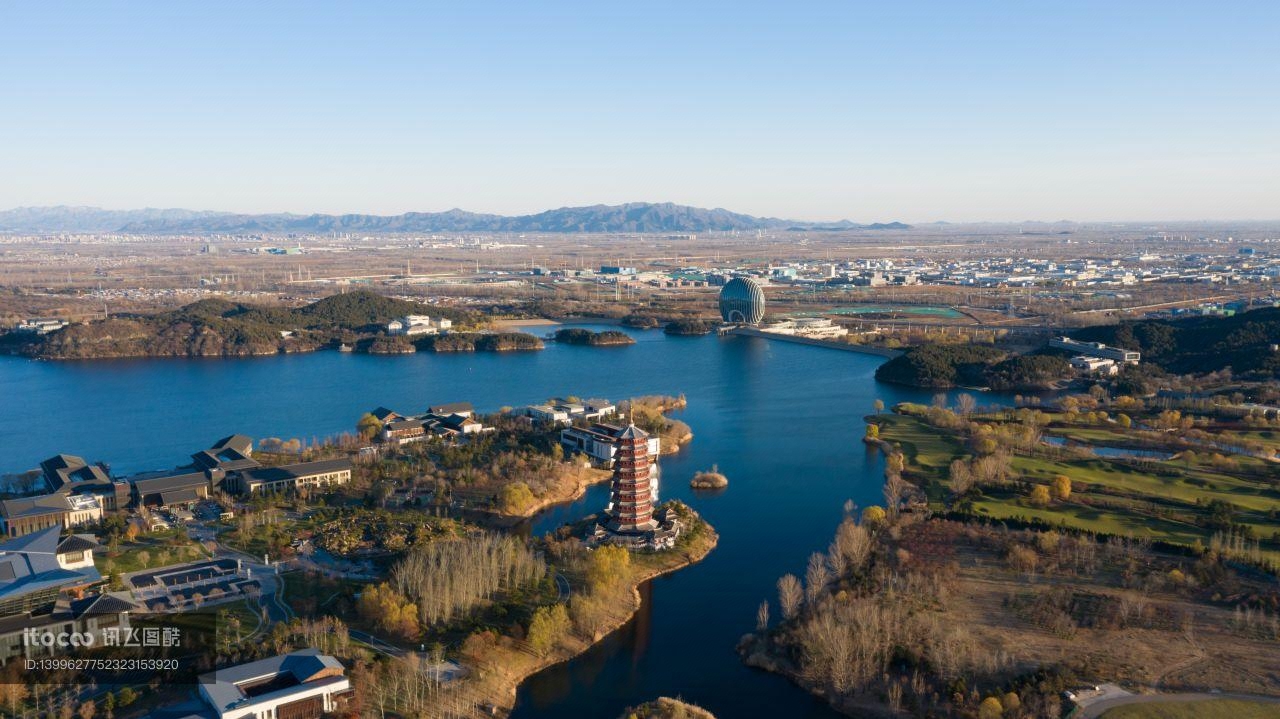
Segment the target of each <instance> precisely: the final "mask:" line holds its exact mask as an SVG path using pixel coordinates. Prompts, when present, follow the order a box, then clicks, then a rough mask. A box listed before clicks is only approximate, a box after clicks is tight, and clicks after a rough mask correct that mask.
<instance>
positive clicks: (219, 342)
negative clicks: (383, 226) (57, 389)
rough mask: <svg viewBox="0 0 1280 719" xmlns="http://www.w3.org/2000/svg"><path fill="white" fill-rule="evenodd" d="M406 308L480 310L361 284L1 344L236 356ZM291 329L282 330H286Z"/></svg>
mask: <svg viewBox="0 0 1280 719" xmlns="http://www.w3.org/2000/svg"><path fill="white" fill-rule="evenodd" d="M406 314H420V315H431V316H434V317H447V318H449V319H451V320H454V322H457V323H463V324H465V323H475V322H476V321H478V320H479V319H481V318H480V317H479V315H477V314H476V313H473V312H469V311H465V310H458V309H454V308H449V307H437V306H428V305H423V304H419V303H417V302H408V301H405V300H397V299H393V298H390V297H383V296H381V295H378V294H376V293H373V292H367V291H358V292H349V293H346V294H341V295H333V296H331V297H326V298H324V299H322V300H318V301H316V302H313V303H312V304H309V305H306V306H303V307H296V308H290V307H265V306H259V305H251V304H244V303H238V302H229V301H227V300H223V299H207V300H200V301H199V302H195V303H192V304H189V305H186V306H185V307H181V308H179V309H176V310H172V311H170V312H163V313H160V314H156V315H115V316H112V317H110V318H109V319H105V320H96V321H93V322H85V323H80V324H74V325H71V326H70V327H67V328H65V329H63V330H60V331H58V332H54V333H52V334H49V335H45V336H43V337H35V336H32V335H24V334H18V333H10V334H8V335H4V337H3V339H2V340H0V350H3V351H5V352H9V353H13V354H22V355H26V356H30V357H42V358H48V359H92V358H105V357H238V356H248V355H262V354H276V353H278V352H304V351H308V350H314V349H317V348H319V347H321V346H324V345H326V344H329V343H332V342H346V343H355V342H357V341H360V340H362V339H368V338H370V337H372V336H373V335H376V334H378V333H379V332H380V331H381V330H382V325H384V324H385V323H387V322H389V321H391V320H392V319H395V318H397V317H402V316H404V315H406ZM286 334H287V335H288V336H285V335H286Z"/></svg>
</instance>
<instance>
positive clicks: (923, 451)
mask: <svg viewBox="0 0 1280 719" xmlns="http://www.w3.org/2000/svg"><path fill="white" fill-rule="evenodd" d="M876 423H877V424H879V425H880V438H881V439H883V440H885V441H886V442H890V443H892V444H897V445H901V447H902V453H903V454H904V455H906V458H907V463H908V465H909V466H911V468H912V469H914V470H917V471H925V472H932V473H934V474H936V476H937V478H938V479H944V478H945V477H946V476H947V468H948V467H949V466H950V465H951V460H953V459H955V458H956V457H961V456H964V455H967V454H968V451H967V450H966V449H965V448H964V445H962V444H960V442H958V441H956V440H955V439H953V438H952V437H950V436H948V435H946V434H943V433H942V432H941V431H940V430H937V429H934V428H933V427H930V426H929V425H927V424H925V423H924V422H921V421H920V420H918V419H916V418H914V417H904V416H903V415H900V414H883V415H880V416H878V417H877V418H876Z"/></svg>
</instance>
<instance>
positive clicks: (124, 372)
mask: <svg viewBox="0 0 1280 719" xmlns="http://www.w3.org/2000/svg"><path fill="white" fill-rule="evenodd" d="M550 329H554V328H549V329H547V330H543V329H541V328H538V329H537V330H535V331H536V332H537V333H538V334H543V333H544V332H545V331H549V330H550ZM610 329H617V328H616V327H610ZM628 332H629V333H630V334H632V335H633V336H634V337H636V339H637V343H636V344H635V345H633V346H628V347H606V348H592V347H574V346H562V345H555V344H548V346H547V349H546V350H544V351H541V352H530V353H519V354H488V353H477V354H470V353H468V354H444V355H436V354H418V355H409V356H395V357H379V356H370V355H363V354H340V353H337V352H319V353H314V354H305V355H283V356H277V357H266V358H253V359H229V360H215V359H208V360H156V359H148V360H111V361H99V362H33V361H29V360H23V359H16V358H0V473H5V472H17V471H22V470H25V469H29V468H31V467H34V466H35V465H36V464H37V463H38V462H39V461H40V460H41V459H44V458H46V457H48V456H50V455H53V454H56V453H58V452H66V453H70V454H78V455H83V456H84V457H86V458H87V459H90V460H103V461H106V462H108V463H109V464H110V465H111V467H112V470H113V471H115V472H116V473H128V472H135V471H141V470H148V469H158V468H167V467H172V466H175V465H178V464H180V463H183V462H185V461H186V460H187V457H188V455H190V454H191V453H192V452H194V451H196V450H198V449H201V448H204V447H207V446H209V445H210V444H211V443H212V442H214V441H215V440H216V439H218V438H219V437H222V436H224V435H227V434H231V433H233V432H240V433H244V434H248V435H250V436H252V437H255V438H261V437H268V436H275V437H282V438H290V437H300V438H306V439H310V438H311V437H324V436H328V435H332V434H335V433H338V432H342V431H346V430H348V429H349V428H351V427H353V425H354V424H355V421H356V420H357V419H358V418H359V416H360V415H361V414H362V413H363V412H365V411H367V410H369V409H372V408H374V407H377V406H379V405H385V406H387V407H391V408H393V409H396V410H399V411H402V412H418V411H423V410H425V408H426V407H427V405H428V404H435V403H441V402H453V401H470V402H472V403H474V404H475V405H476V407H477V409H479V410H481V411H492V410H496V409H498V408H499V407H502V406H519V405H522V404H528V403H531V402H538V401H541V400H544V399H546V398H548V397H552V396H557V395H560V396H563V395H570V394H572V395H578V396H582V397H607V398H609V399H612V400H614V401H619V400H624V399H626V398H628V397H633V396H639V395H645V394H680V393H683V394H685V395H686V396H687V397H688V400H689V406H688V408H687V409H686V410H685V411H684V412H682V413H681V414H680V418H681V419H683V420H684V421H686V422H688V423H689V425H690V426H692V428H693V432H694V440H693V442H692V443H691V444H690V445H689V446H688V447H687V448H686V449H685V450H684V451H682V452H681V453H680V454H678V455H675V456H670V457H664V458H663V459H662V462H661V467H662V480H663V483H662V494H663V496H664V497H677V498H680V499H682V500H684V501H686V502H688V503H689V504H690V505H692V506H693V507H694V508H695V509H696V510H698V511H699V512H700V513H702V515H703V517H705V518H706V519H707V520H708V521H710V522H711V523H712V525H714V526H715V527H716V529H717V531H719V533H720V544H719V546H718V547H717V548H716V550H715V551H714V552H712V554H711V555H710V556H709V557H708V558H707V559H706V560H705V561H703V562H702V563H700V564H698V565H696V566H693V567H689V568H686V569H684V570H681V571H680V572H677V573H675V574H673V575H670V576H667V577H662V578H659V579H657V580H655V581H653V582H651V583H650V584H649V585H646V586H645V587H644V588H643V594H644V597H645V602H644V606H643V608H642V609H641V611H640V613H639V615H638V616H637V618H636V619H635V620H634V621H632V622H631V623H629V624H628V625H627V626H625V627H624V628H623V629H622V630H620V631H619V632H617V633H615V634H614V635H612V636H611V637H609V638H608V639H607V640H606V641H604V642H602V643H601V644H599V645H597V646H595V647H593V648H592V649H591V650H590V651H589V652H588V653H587V654H585V655H584V656H582V657H579V658H578V659H576V660H574V661H571V662H568V663H565V664H562V665H559V666H556V667H552V668H550V669H548V670H546V671H544V672H542V673H540V674H538V675H536V676H534V677H533V678H532V679H530V680H529V681H527V682H526V683H525V684H524V685H523V686H522V687H521V689H520V693H519V696H518V699H517V706H516V710H515V714H514V716H515V717H517V718H518V719H532V718H541V717H556V718H557V719H563V718H565V717H602V718H603V717H609V718H612V717H616V716H617V715H618V714H619V713H620V712H621V711H622V709H623V708H624V707H626V706H628V705H632V704H637V703H640V702H642V701H646V700H649V699H652V698H654V697H657V696H659V695H667V696H681V697H683V698H684V699H686V700H689V701H692V702H695V703H697V704H700V705H702V706H704V707H706V708H707V709H709V710H711V711H713V712H715V713H716V714H717V715H718V716H719V717H721V718H722V719H731V718H733V717H756V716H763V715H768V716H778V717H834V716H836V715H835V714H834V712H832V711H831V710H829V709H828V708H826V706H825V704H823V703H822V702H820V701H818V700H815V699H813V698H811V697H810V696H809V695H808V694H806V693H805V692H803V691H801V690H799V689H797V688H795V687H794V686H793V685H791V684H790V683H789V682H787V681H785V680H783V679H781V678H779V677H776V676H773V675H770V674H766V673H764V672H760V671H755V670H752V669H748V668H746V667H744V666H742V665H741V663H740V662H739V661H738V657H737V655H736V653H735V652H734V645H735V644H736V643H737V641H738V639H739V638H740V637H741V635H742V634H743V633H745V632H747V631H750V630H751V629H752V628H753V626H754V624H755V613H756V607H757V605H758V604H759V603H760V601H761V600H762V599H766V598H768V599H770V600H772V599H773V598H774V597H775V589H774V584H775V582H776V581H777V578H778V577H779V576H781V575H782V574H784V573H786V572H796V573H797V574H799V573H801V572H802V571H803V568H804V564H805V562H806V560H807V558H808V555H809V554H810V553H811V552H814V551H820V550H823V549H825V547H826V545H827V543H828V542H829V541H830V538H831V535H832V533H833V532H834V530H835V527H836V524H837V523H838V521H839V519H840V516H841V511H842V510H841V506H842V504H843V503H844V502H845V500H847V499H852V500H853V501H854V502H856V503H857V504H858V505H859V506H866V505H869V504H876V503H878V502H880V501H881V481H882V471H883V465H882V460H881V458H880V456H879V455H878V454H877V453H875V452H872V451H869V450H868V449H867V448H866V446H865V445H863V443H862V442H861V441H860V440H861V436H862V432H863V422H862V419H861V418H862V416H863V415H866V414H868V413H870V412H871V411H872V405H873V402H874V400H875V399H877V398H880V399H883V400H884V401H885V403H886V405H892V404H893V403H895V402H901V401H916V402H928V401H929V399H930V397H931V396H932V394H933V393H932V392H925V391H914V390H911V389H909V388H903V387H897V386H893V385H885V384H879V383H877V382H876V381H875V379H874V377H873V375H874V372H875V368H876V366H877V365H878V364H879V363H880V362H881V361H883V360H882V359H881V358H878V357H873V356H868V355H861V354H857V353H853V352H841V351H836V350H829V349H824V348H818V347H808V346H804V345H797V344H790V343H785V342H771V341H769V340H765V339H760V338H748V337H730V338H720V337H716V336H707V337H668V336H666V335H664V334H662V333H660V332H657V331H649V332H642V331H634V330H628ZM712 464H718V465H719V467H720V470H721V471H722V472H724V473H725V475H726V476H727V477H728V478H729V487H728V488H727V489H726V490H723V491H719V492H715V493H705V492H696V491H694V490H691V489H690V488H689V486H688V481H689V479H690V477H692V475H693V473H694V472H695V471H697V470H699V469H704V468H709V467H710V466H711V465H712ZM606 493H607V489H606V488H605V487H604V486H598V487H595V488H592V489H591V490H590V491H588V492H587V494H586V496H584V497H583V498H582V499H581V500H580V501H578V502H575V503H574V504H571V505H566V506H562V507H557V508H554V509H552V510H550V511H548V512H546V513H544V514H543V515H541V516H540V517H538V518H537V519H536V520H535V521H534V522H533V526H532V530H533V531H534V532H537V533H542V532H545V531H550V530H552V529H554V528H555V527H556V526H559V525H560V524H562V523H563V522H566V521H569V520H572V519H577V518H579V517H581V516H583V515H585V514H588V513H591V512H594V511H597V510H598V509H600V508H601V507H602V506H603V505H604V502H605V501H606ZM773 611H774V615H775V617H776V615H777V608H776V604H775V606H774V610H773Z"/></svg>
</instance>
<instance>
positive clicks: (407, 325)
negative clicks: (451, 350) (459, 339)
mask: <svg viewBox="0 0 1280 719" xmlns="http://www.w3.org/2000/svg"><path fill="white" fill-rule="evenodd" d="M451 327H453V322H452V321H451V320H447V319H445V318H443V317H441V318H439V319H436V320H432V319H431V317H430V316H429V315H405V316H404V317H401V318H399V319H394V320H391V321H390V322H388V323H387V334H389V335H405V336H412V335H434V334H437V333H440V332H444V331H445V330H448V329H450V328H451Z"/></svg>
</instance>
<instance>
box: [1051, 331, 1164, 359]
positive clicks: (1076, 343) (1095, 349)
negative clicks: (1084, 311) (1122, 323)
mask: <svg viewBox="0 0 1280 719" xmlns="http://www.w3.org/2000/svg"><path fill="white" fill-rule="evenodd" d="M1049 346H1050V347H1053V348H1054V349H1060V350H1066V351H1067V352H1071V353H1073V354H1081V355H1090V356H1092V357H1102V358H1104V359H1109V360H1115V361H1117V362H1124V363H1125V364H1138V363H1139V362H1141V361H1142V353H1141V352H1138V351H1136V350H1127V349H1124V348H1122V347H1109V346H1107V345H1104V344H1102V343H1101V342H1081V341H1080V340H1073V339H1071V338H1070V337H1054V338H1053V339H1051V340H1049Z"/></svg>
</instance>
